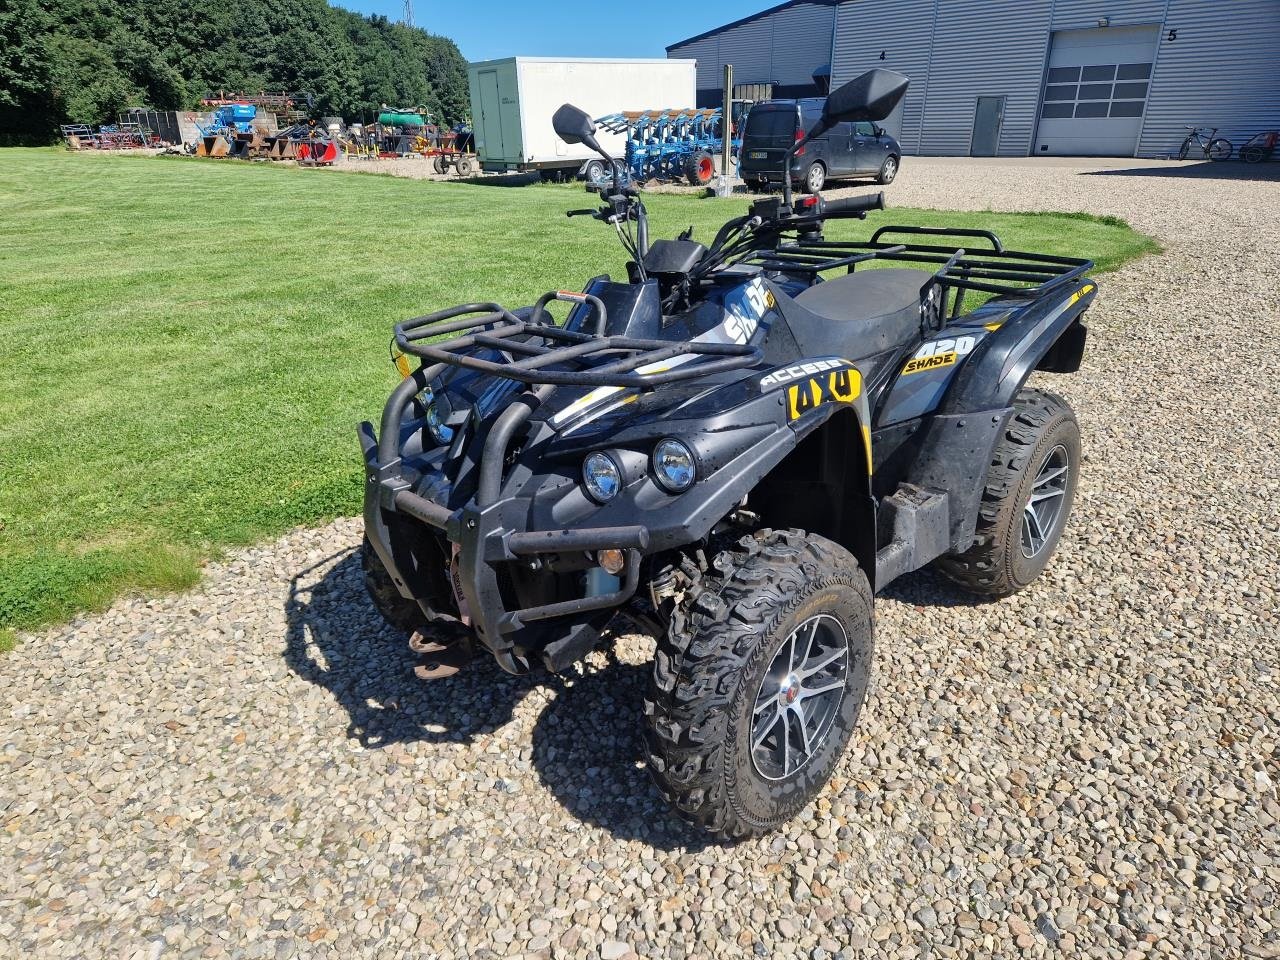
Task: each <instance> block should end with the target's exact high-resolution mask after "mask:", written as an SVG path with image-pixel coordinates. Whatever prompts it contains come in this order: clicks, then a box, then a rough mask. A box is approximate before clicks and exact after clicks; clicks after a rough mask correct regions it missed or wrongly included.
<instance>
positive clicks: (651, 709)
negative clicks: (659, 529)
mask: <svg viewBox="0 0 1280 960" xmlns="http://www.w3.org/2000/svg"><path fill="white" fill-rule="evenodd" d="M871 655H872V618H871V588H870V586H869V585H868V583H867V578H866V576H865V575H864V573H863V571H862V570H861V569H860V568H859V567H858V562H857V561H856V560H855V559H854V558H853V557H852V556H851V555H850V554H849V553H848V552H847V551H845V550H844V549H842V548H841V547H839V546H837V545H836V544H834V543H832V542H831V541H829V540H826V539H824V538H822V537H818V536H814V535H811V534H806V533H804V532H802V531H799V530H786V531H768V530H766V531H761V532H759V533H757V534H756V535H755V536H751V537H744V538H743V539H742V540H740V541H738V542H737V543H736V544H734V545H733V546H732V547H731V548H729V549H727V550H724V551H722V552H721V553H720V554H718V555H717V556H716V557H715V559H714V560H713V561H712V563H711V569H709V570H708V571H706V573H704V574H702V575H701V578H700V579H699V580H698V582H696V583H694V584H692V585H691V586H690V587H689V589H688V590H687V591H686V593H685V595H684V597H683V599H682V601H681V602H680V603H679V604H678V605H677V606H676V609H675V611H674V612H673V614H672V617H671V624H670V627H669V628H668V630H667V633H666V635H665V636H664V637H663V638H662V640H660V641H659V644H658V650H657V655H656V656H655V659H654V672H653V680H652V682H651V684H650V687H649V692H648V695H647V696H646V698H645V719H646V730H645V741H646V745H647V748H648V758H649V769H650V772H651V773H652V774H653V777H654V780H655V781H656V782H657V784H658V787H659V789H660V790H661V791H662V792H663V795H664V796H665V797H666V798H667V800H668V801H669V802H670V803H671V804H673V805H674V806H675V808H676V809H677V810H678V811H679V812H680V815H681V816H683V817H684V818H685V819H687V820H689V821H690V822H692V823H694V824H696V825H698V826H701V827H703V828H704V829H706V830H709V831H710V832H711V833H713V834H715V835H716V836H718V837H720V838H721V839H725V840H739V839H743V838H745V837H749V836H754V835H758V834H761V833H765V832H767V831H770V830H773V829H775V828H776V827H778V826H779V825H780V824H782V823H784V822H785V821H787V820H789V819H791V818H792V817H794V816H795V815H796V814H797V813H799V812H800V811H801V810H802V809H803V808H804V807H805V805H806V804H807V803H809V801H810V800H811V799H813V797H814V795H815V794H816V793H817V792H818V791H819V790H820V789H821V788H822V786H823V785H824V784H825V783H826V782H827V780H828V779H829V778H830V776H831V773H832V771H833V770H834V769H835V766H836V764H837V763H838V762H839V760H840V757H841V755H842V754H843V753H844V748H845V745H846V744H847V743H848V740H849V736H850V734H851V733H852V731H853V727H854V724H855V723H856V722H857V719H858V713H859V711H860V710H861V708H862V703H863V700H864V699H865V698H866V692H867V681H868V679H869V676H870V670H871Z"/></svg>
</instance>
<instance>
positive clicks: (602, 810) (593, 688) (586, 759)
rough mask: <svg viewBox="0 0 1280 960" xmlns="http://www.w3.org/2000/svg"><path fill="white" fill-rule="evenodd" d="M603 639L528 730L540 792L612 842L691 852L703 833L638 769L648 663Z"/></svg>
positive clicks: (702, 842) (704, 843)
mask: <svg viewBox="0 0 1280 960" xmlns="http://www.w3.org/2000/svg"><path fill="white" fill-rule="evenodd" d="M614 639H615V638H614V637H611V636H608V635H606V637H605V640H604V642H605V646H604V648H603V650H604V656H605V657H606V658H607V663H606V664H605V665H603V666H601V665H599V659H600V658H599V656H597V657H595V658H593V659H592V660H590V661H588V662H584V663H582V664H579V666H578V669H577V672H575V673H573V674H572V675H570V676H567V677H564V678H563V679H562V680H561V682H560V684H559V689H558V691H557V693H556V696H555V698H554V699H552V700H551V701H550V702H549V703H548V704H547V706H546V708H545V709H544V710H543V711H542V715H541V716H540V717H539V718H538V723H537V726H536V727H534V730H533V766H534V769H536V770H537V771H538V776H539V777H540V778H541V779H542V782H543V784H544V785H545V786H546V788H547V789H548V790H550V791H551V792H552V793H553V794H555V796H556V798H557V799H558V800H559V801H560V803H561V804H563V806H564V808H565V809H566V810H568V811H569V813H571V814H572V815H573V816H575V817H577V818H578V819H579V820H581V821H583V822H586V823H591V824H594V825H596V826H598V827H602V828H603V829H605V830H607V831H608V832H609V833H610V834H612V835H613V836H614V837H616V838H617V839H619V840H639V841H641V842H642V843H646V844H648V845H649V846H652V847H656V848H658V849H661V850H683V851H686V852H691V853H693V852H697V851H699V850H702V849H705V848H706V847H708V846H710V845H712V844H713V843H714V842H715V841H713V840H712V839H711V838H710V837H709V836H708V835H707V834H706V833H704V832H702V831H701V830H697V829H695V828H694V827H691V826H689V825H688V824H686V823H685V822H684V821H683V820H681V819H680V818H679V817H678V816H677V815H676V813H675V812H674V811H672V809H671V808H670V807H669V806H668V805H667V803H666V801H665V800H663V798H662V795H661V794H660V793H659V792H658V788H657V787H656V786H654V784H653V780H652V778H651V777H650V776H649V771H648V770H647V769H646V768H645V764H644V756H645V747H644V736H643V734H642V733H641V728H642V724H643V717H644V709H643V707H644V702H643V701H644V691H645V687H646V685H647V684H648V682H649V674H650V672H651V669H652V668H651V666H650V664H648V663H643V664H636V663H623V662H620V661H619V660H618V659H617V657H616V656H615V655H614V650H613V643H612V642H611V641H612V640H614Z"/></svg>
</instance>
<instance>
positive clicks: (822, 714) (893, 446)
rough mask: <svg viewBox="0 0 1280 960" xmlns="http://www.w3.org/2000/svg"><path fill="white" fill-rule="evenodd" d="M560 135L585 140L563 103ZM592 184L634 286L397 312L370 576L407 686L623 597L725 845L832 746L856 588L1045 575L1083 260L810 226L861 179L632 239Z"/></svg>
mask: <svg viewBox="0 0 1280 960" xmlns="http://www.w3.org/2000/svg"><path fill="white" fill-rule="evenodd" d="M906 86H907V80H906V78H905V77H902V76H901V75H899V74H895V73H892V72H889V71H884V70H873V71H871V72H869V73H867V74H864V75H863V76H861V77H859V78H857V79H856V80H854V81H852V82H851V83H849V84H848V85H846V86H844V87H842V88H840V89H839V90H837V91H836V92H834V93H833V94H831V96H830V97H829V98H828V100H827V105H826V110H825V112H824V114H823V115H822V119H821V121H820V122H819V123H818V124H817V125H816V126H815V128H814V129H813V130H810V131H809V134H808V135H809V136H810V137H812V136H816V135H818V134H819V133H821V132H822V131H823V130H825V129H828V128H829V127H830V126H831V125H832V124H834V123H837V122H840V121H863V120H870V121H878V120H881V119H883V118H884V117H886V116H887V115H888V114H889V112H890V111H891V110H892V109H893V108H894V106H895V105H896V104H897V103H898V102H899V101H900V100H901V98H902V96H903V94H904V93H905V91H906ZM554 125H555V129H556V132H557V133H558V134H559V136H560V137H561V138H562V139H564V140H566V141H568V142H570V143H577V142H582V143H585V144H587V145H588V146H590V147H592V148H593V149H597V150H598V149H599V147H598V145H597V144H596V141H595V136H594V127H593V125H592V123H591V120H590V119H589V118H588V116H587V115H586V114H585V113H583V112H582V111H580V110H577V109H576V108H574V107H572V106H569V105H567V104H566V105H565V106H563V107H562V108H561V109H560V110H559V111H558V112H557V113H556V116H555V119H554ZM800 145H801V144H797V145H796V147H799V146H800ZM793 149H794V148H793ZM606 156H607V155H606ZM603 194H604V195H603V196H602V197H601V205H600V206H599V208H598V209H592V210H587V211H570V213H569V215H570V216H574V215H577V214H590V215H592V216H594V217H595V218H596V219H598V220H601V221H603V222H605V223H607V224H609V225H610V226H612V227H613V228H614V229H615V230H616V231H617V232H618V234H619V236H620V237H622V239H623V242H624V244H625V245H626V247H627V250H628V252H629V253H630V255H631V257H632V261H631V262H630V263H629V264H628V274H629V276H628V278H627V281H626V282H619V281H614V280H611V279H610V278H609V277H607V276H605V277H597V278H596V279H594V280H592V281H591V282H590V283H588V284H587V286H586V289H585V291H584V292H581V293H578V292H567V291H554V292H551V293H548V294H546V295H545V296H543V297H542V298H541V299H540V300H539V301H538V302H537V303H535V304H534V305H533V306H531V307H526V308H522V309H518V310H508V309H507V308H505V307H503V306H500V305H499V304H496V303H469V304H465V305H463V306H457V307H453V308H451V309H448V310H443V311H440V312H439V313H433V314H431V315H429V316H425V317H419V318H417V319H414V320H409V321H406V322H404V323H401V324H399V325H397V326H396V328H395V346H396V348H397V349H398V351H399V353H400V354H401V355H400V357H399V361H400V363H401V372H402V374H403V375H404V379H403V381H402V382H401V384H400V385H399V386H398V387H397V388H396V390H395V391H394V392H393V393H392V395H391V399H390V400H389V401H388V402H387V405H386V409H385V410H384V411H383V414H382V423H381V428H380V430H379V431H378V432H377V433H375V431H374V429H373V427H372V426H371V425H370V424H367V423H366V424H363V425H362V426H361V428H360V437H361V443H362V446H363V448H364V459H365V465H366V472H367V486H366V490H365V492H366V496H365V510H364V517H365V525H366V531H367V535H368V541H367V543H366V549H365V563H366V571H367V581H368V584H369V588H370V592H371V594H372V596H373V598H374V600H375V602H376V603H377V604H378V606H379V608H380V609H381V610H382V612H383V613H384V614H385V615H386V616H387V618H388V619H389V620H390V621H392V622H393V623H394V624H397V625H399V626H401V627H403V628H405V629H406V630H410V629H413V630H415V633H414V636H413V639H412V640H411V645H412V646H414V648H415V649H417V650H419V651H420V652H422V653H423V654H425V655H426V657H427V660H428V662H427V663H425V664H424V665H423V666H422V667H419V672H420V674H421V675H423V676H426V677H442V676H446V675H448V674H450V673H453V672H456V670H457V669H458V667H459V666H461V664H462V663H463V662H464V661H465V660H466V659H467V658H468V657H469V656H471V655H472V653H473V651H474V650H475V649H478V648H484V649H486V650H487V651H488V652H489V653H490V654H492V656H493V657H494V658H495V659H496V660H497V661H498V663H499V664H500V665H501V666H502V668H503V669H504V670H507V671H510V672H512V673H523V672H525V671H528V670H530V669H532V668H533V667H534V666H535V665H536V664H539V663H540V664H542V665H543V666H544V667H546V668H547V669H548V670H552V671H562V670H564V669H566V668H567V667H569V666H570V665H572V664H574V663H575V662H576V661H578V660H579V659H581V658H582V657H583V656H584V655H585V654H587V653H588V652H589V651H590V650H591V649H592V648H593V647H594V646H595V645H596V644H597V643H598V641H599V638H600V635H601V631H602V629H603V628H604V627H605V625H606V624H607V623H608V622H609V620H610V618H612V617H613V616H614V615H615V614H616V613H618V612H619V611H624V610H625V611H628V612H630V613H632V614H633V615H635V616H637V617H641V618H645V619H647V620H648V621H650V622H651V623H652V624H654V625H656V627H657V632H658V633H659V635H660V639H659V640H658V645H657V654H656V656H655V659H654V669H653V682H652V685H651V686H650V688H649V691H648V694H647V696H646V698H645V701H644V713H645V718H644V719H645V725H646V742H647V745H648V751H647V752H648V761H649V766H650V769H651V770H652V771H653V775H654V777H655V779H656V780H657V782H658V785H659V787H660V788H661V790H662V792H663V793H664V794H665V795H666V796H667V797H668V799H669V800H670V801H671V802H672V803H673V804H674V805H675V807H676V808H677V809H678V810H679V811H680V813H681V814H682V815H683V816H685V817H687V818H688V819H690V820H691V821H693V822H695V823H697V824H700V825H701V826H703V827H705V828H706V829H708V830H710V831H712V832H713V833H715V834H717V835H719V836H721V837H724V838H731V839H732V838H741V837H745V836H749V835H753V834H759V833H762V832H764V831H768V830H771V829H773V828H775V827H777V826H778V825H779V824H781V823H782V822H783V821H785V820H787V819H788V818H790V817H792V816H794V815H795V814H796V813H797V812H799V811H800V810H801V809H802V808H803V807H804V806H805V804H806V803H807V802H808V801H809V800H810V799H811V798H812V797H813V796H814V794H815V793H817V791H818V790H819V789H820V788H821V787H822V785H823V783H825V782H826V780H827V779H828V778H829V777H830V775H831V773H832V771H833V770H834V768H835V766H836V764H837V763H838V762H839V759H840V756H841V754H842V752H843V750H844V748H845V745H846V743H847V742H848V739H849V736H850V734H851V732H852V730H853V727H854V723H855V721H856V720H857V717H858V712H859V709H860V708H861V706H862V703H863V700H864V698H865V696H866V689H867V682H868V678H869V676H870V671H871V656H872V593H873V591H874V590H879V589H883V588H884V586H885V585H886V584H888V583H890V582H891V581H892V580H894V578H896V577H898V576H900V575H902V574H904V573H907V572H908V571H912V570H916V569H919V568H921V567H923V566H925V565H926V564H929V563H935V564H936V565H937V566H938V567H939V568H940V569H941V570H942V571H943V572H945V573H946V574H947V575H948V576H950V577H952V578H953V579H955V580H956V581H958V582H959V583H960V584H961V585H962V586H964V587H966V588H968V589H970V590H972V591H974V592H976V593H980V594H985V595H992V596H999V595H1003V594H1008V593H1011V592H1013V591H1015V590H1018V589H1020V588H1022V587H1024V586H1026V585H1027V584H1028V583H1030V582H1031V581H1032V580H1033V579H1034V578H1035V577H1036V576H1037V575H1038V574H1039V573H1040V571H1041V570H1043V569H1044V567H1045V564H1046V563H1047V562H1048V560H1049V557H1050V555H1051V554H1052V553H1053V551H1054V548H1055V546H1056V544H1057V542H1058V538H1059V537H1060V536H1061V534H1062V529H1063V525H1064V524H1065V522H1066V519H1067V515H1068V513H1069V512H1070V510H1071V504H1072V498H1073V494H1074V491H1075V486H1076V478H1077V472H1078V469H1079V463H1080V436H1079V432H1078V430H1077V426H1076V421H1075V418H1074V416H1073V415H1072V412H1071V409H1070V408H1069V407H1068V406H1067V404H1066V403H1065V402H1064V401H1063V400H1062V399H1060V398H1059V397H1057V396H1056V395H1054V394H1051V393H1046V392H1043V391H1040V390H1032V389H1026V388H1025V387H1024V384H1025V382H1026V380H1027V378H1028V377H1029V376H1030V374H1031V372H1032V371H1033V370H1042V371H1051V372H1057V373H1070V372H1074V371H1075V370H1076V369H1077V367H1078V366H1079V363H1080V359H1081V354H1082V353H1083V350H1084V345H1085V327H1084V326H1083V325H1082V323H1081V317H1082V315H1083V314H1084V311H1085V309H1086V308H1087V307H1088V306H1089V305H1090V303H1091V302H1092V300H1093V298H1094V296H1095V287H1094V284H1093V282H1092V281H1090V280H1088V279H1086V277H1085V273H1086V271H1087V270H1089V268H1090V267H1091V266H1092V264H1091V263H1090V262H1089V261H1086V260H1076V259H1070V258H1067V257H1059V256H1051V255H1048V254H1040V253H1020V252H1014V251H1011V250H1005V249H1004V248H1003V246H1002V245H1001V243H1000V240H999V239H998V238H997V237H996V236H995V235H994V234H992V233H989V232H986V231H980V230H951V229H933V228H921V227H893V226H885V227H881V228H880V229H878V230H877V231H876V232H875V233H874V234H873V235H872V237H871V239H870V241H868V242H861V243H853V242H844V241H832V240H827V239H825V238H824V236H823V227H824V225H825V224H826V222H827V221H829V220H832V219H835V218H863V217H865V215H866V213H867V211H869V210H877V209H882V208H883V206H884V203H883V196H882V195H880V194H877V195H874V196H869V197H867V196H864V197H855V198H852V199H845V200H836V201H830V202H828V201H824V200H823V199H822V198H821V197H820V196H806V197H802V198H796V199H794V200H793V197H792V195H791V192H790V189H789V185H785V186H784V194H783V195H782V196H781V197H777V196H775V197H770V198H766V199H761V200H758V201H756V203H755V204H754V205H753V206H752V207H751V209H750V211H749V212H748V213H747V214H746V215H744V216H740V217H737V218H735V219H733V220H730V221H729V222H728V223H726V224H725V225H724V226H723V227H722V228H721V229H720V231H719V233H718V234H717V235H716V236H715V238H714V239H713V240H712V241H711V243H710V244H709V245H707V246H704V245H703V244H701V243H698V242H696V241H695V240H693V239H692V237H691V236H689V235H688V233H687V232H686V234H685V235H683V236H681V237H680V238H679V239H676V240H655V241H654V242H653V243H650V242H649V239H648V230H647V221H646V216H645V209H644V205H643V203H642V202H641V201H640V198H639V197H638V195H637V194H636V192H635V190H634V189H632V188H630V187H628V186H626V185H624V184H623V183H622V181H621V180H620V179H619V178H617V174H616V166H615V180H614V183H613V185H612V186H611V187H610V186H606V187H605V189H604V190H603ZM960 243H965V244H967V245H969V246H974V247H977V248H978V249H976V250H972V251H970V250H968V249H963V248H961V247H960V246H959V244H960ZM966 297H967V298H969V299H970V305H971V307H972V309H969V310H968V311H966V308H965V300H966ZM975 301H981V302H980V303H976V302H975ZM553 302H559V303H564V304H567V305H568V306H567V308H566V309H567V311H568V312H567V318H566V319H565V320H564V322H563V323H557V322H556V321H555V320H554V319H553V317H552V316H551V314H550V311H549V307H551V305H552V304H553ZM409 357H416V358H420V363H419V365H418V366H417V368H416V369H410V363H409V362H408V358H409Z"/></svg>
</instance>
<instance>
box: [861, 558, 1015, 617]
mask: <svg viewBox="0 0 1280 960" xmlns="http://www.w3.org/2000/svg"><path fill="white" fill-rule="evenodd" d="M877 598H878V599H884V600H896V601H897V602H898V603H908V604H910V605H911V606H913V607H944V608H954V607H984V606H986V605H987V604H989V603H992V602H993V601H994V600H995V598H994V597H980V596H978V595H977V594H972V593H965V592H964V591H963V590H961V589H960V588H959V587H958V586H956V585H955V584H954V583H952V582H951V581H950V580H948V579H947V578H946V577H944V576H943V575H942V574H940V573H936V572H935V571H933V570H930V569H928V568H925V569H923V570H917V571H916V572H915V573H908V574H906V575H904V576H902V577H899V578H898V579H897V580H895V581H893V583H892V584H890V585H889V586H887V587H885V588H884V590H883V591H882V592H881V593H879V594H877Z"/></svg>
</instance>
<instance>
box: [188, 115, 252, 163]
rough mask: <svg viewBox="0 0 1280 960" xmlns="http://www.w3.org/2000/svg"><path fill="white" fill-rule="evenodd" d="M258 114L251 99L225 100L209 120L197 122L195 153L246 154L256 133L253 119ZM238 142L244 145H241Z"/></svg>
mask: <svg viewBox="0 0 1280 960" xmlns="http://www.w3.org/2000/svg"><path fill="white" fill-rule="evenodd" d="M257 116H258V108H257V107H255V106H254V105H253V104H251V103H228V104H224V105H223V106H220V107H218V109H216V110H215V111H213V118H212V119H211V120H210V121H209V123H207V124H199V123H198V124H196V127H197V128H198V129H199V131H200V141H199V142H198V143H197V144H196V156H200V157H225V156H229V155H245V154H246V153H247V152H248V149H249V144H250V143H251V141H252V140H253V139H254V136H255V132H254V128H253V121H254V120H255V119H257ZM241 143H243V144H244V146H240V144H241Z"/></svg>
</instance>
